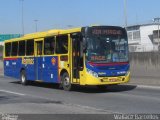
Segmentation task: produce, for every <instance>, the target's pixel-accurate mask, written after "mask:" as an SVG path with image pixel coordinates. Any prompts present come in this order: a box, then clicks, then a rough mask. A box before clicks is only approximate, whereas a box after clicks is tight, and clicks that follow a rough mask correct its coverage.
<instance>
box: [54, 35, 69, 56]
mask: <svg viewBox="0 0 160 120" xmlns="http://www.w3.org/2000/svg"><path fill="white" fill-rule="evenodd" d="M56 41H57V42H56V53H58V54H67V53H68V35H63V36H58V37H57V39H56Z"/></svg>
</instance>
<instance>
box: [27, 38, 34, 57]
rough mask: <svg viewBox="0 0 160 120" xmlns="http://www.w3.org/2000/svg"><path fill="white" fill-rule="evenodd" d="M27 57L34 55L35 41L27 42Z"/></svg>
mask: <svg viewBox="0 0 160 120" xmlns="http://www.w3.org/2000/svg"><path fill="white" fill-rule="evenodd" d="M26 55H28V56H32V55H34V40H27V47H26Z"/></svg>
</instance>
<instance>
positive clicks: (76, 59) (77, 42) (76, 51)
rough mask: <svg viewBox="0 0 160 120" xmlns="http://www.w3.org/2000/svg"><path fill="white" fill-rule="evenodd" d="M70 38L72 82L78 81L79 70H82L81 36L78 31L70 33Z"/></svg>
mask: <svg viewBox="0 0 160 120" xmlns="http://www.w3.org/2000/svg"><path fill="white" fill-rule="evenodd" d="M71 38H72V51H73V52H72V73H73V82H74V83H79V82H80V81H79V80H80V71H82V70H83V50H82V37H81V35H80V34H79V33H75V34H72V35H71Z"/></svg>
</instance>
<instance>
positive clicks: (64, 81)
mask: <svg viewBox="0 0 160 120" xmlns="http://www.w3.org/2000/svg"><path fill="white" fill-rule="evenodd" d="M61 80H62V87H63V89H64V90H66V91H71V90H72V84H71V81H70V78H69V75H68V73H67V72H65V73H63V74H62V76H61Z"/></svg>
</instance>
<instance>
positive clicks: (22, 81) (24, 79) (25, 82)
mask: <svg viewBox="0 0 160 120" xmlns="http://www.w3.org/2000/svg"><path fill="white" fill-rule="evenodd" d="M20 80H21V84H22V85H27V77H26V72H25V70H22V71H21V77H20Z"/></svg>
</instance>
